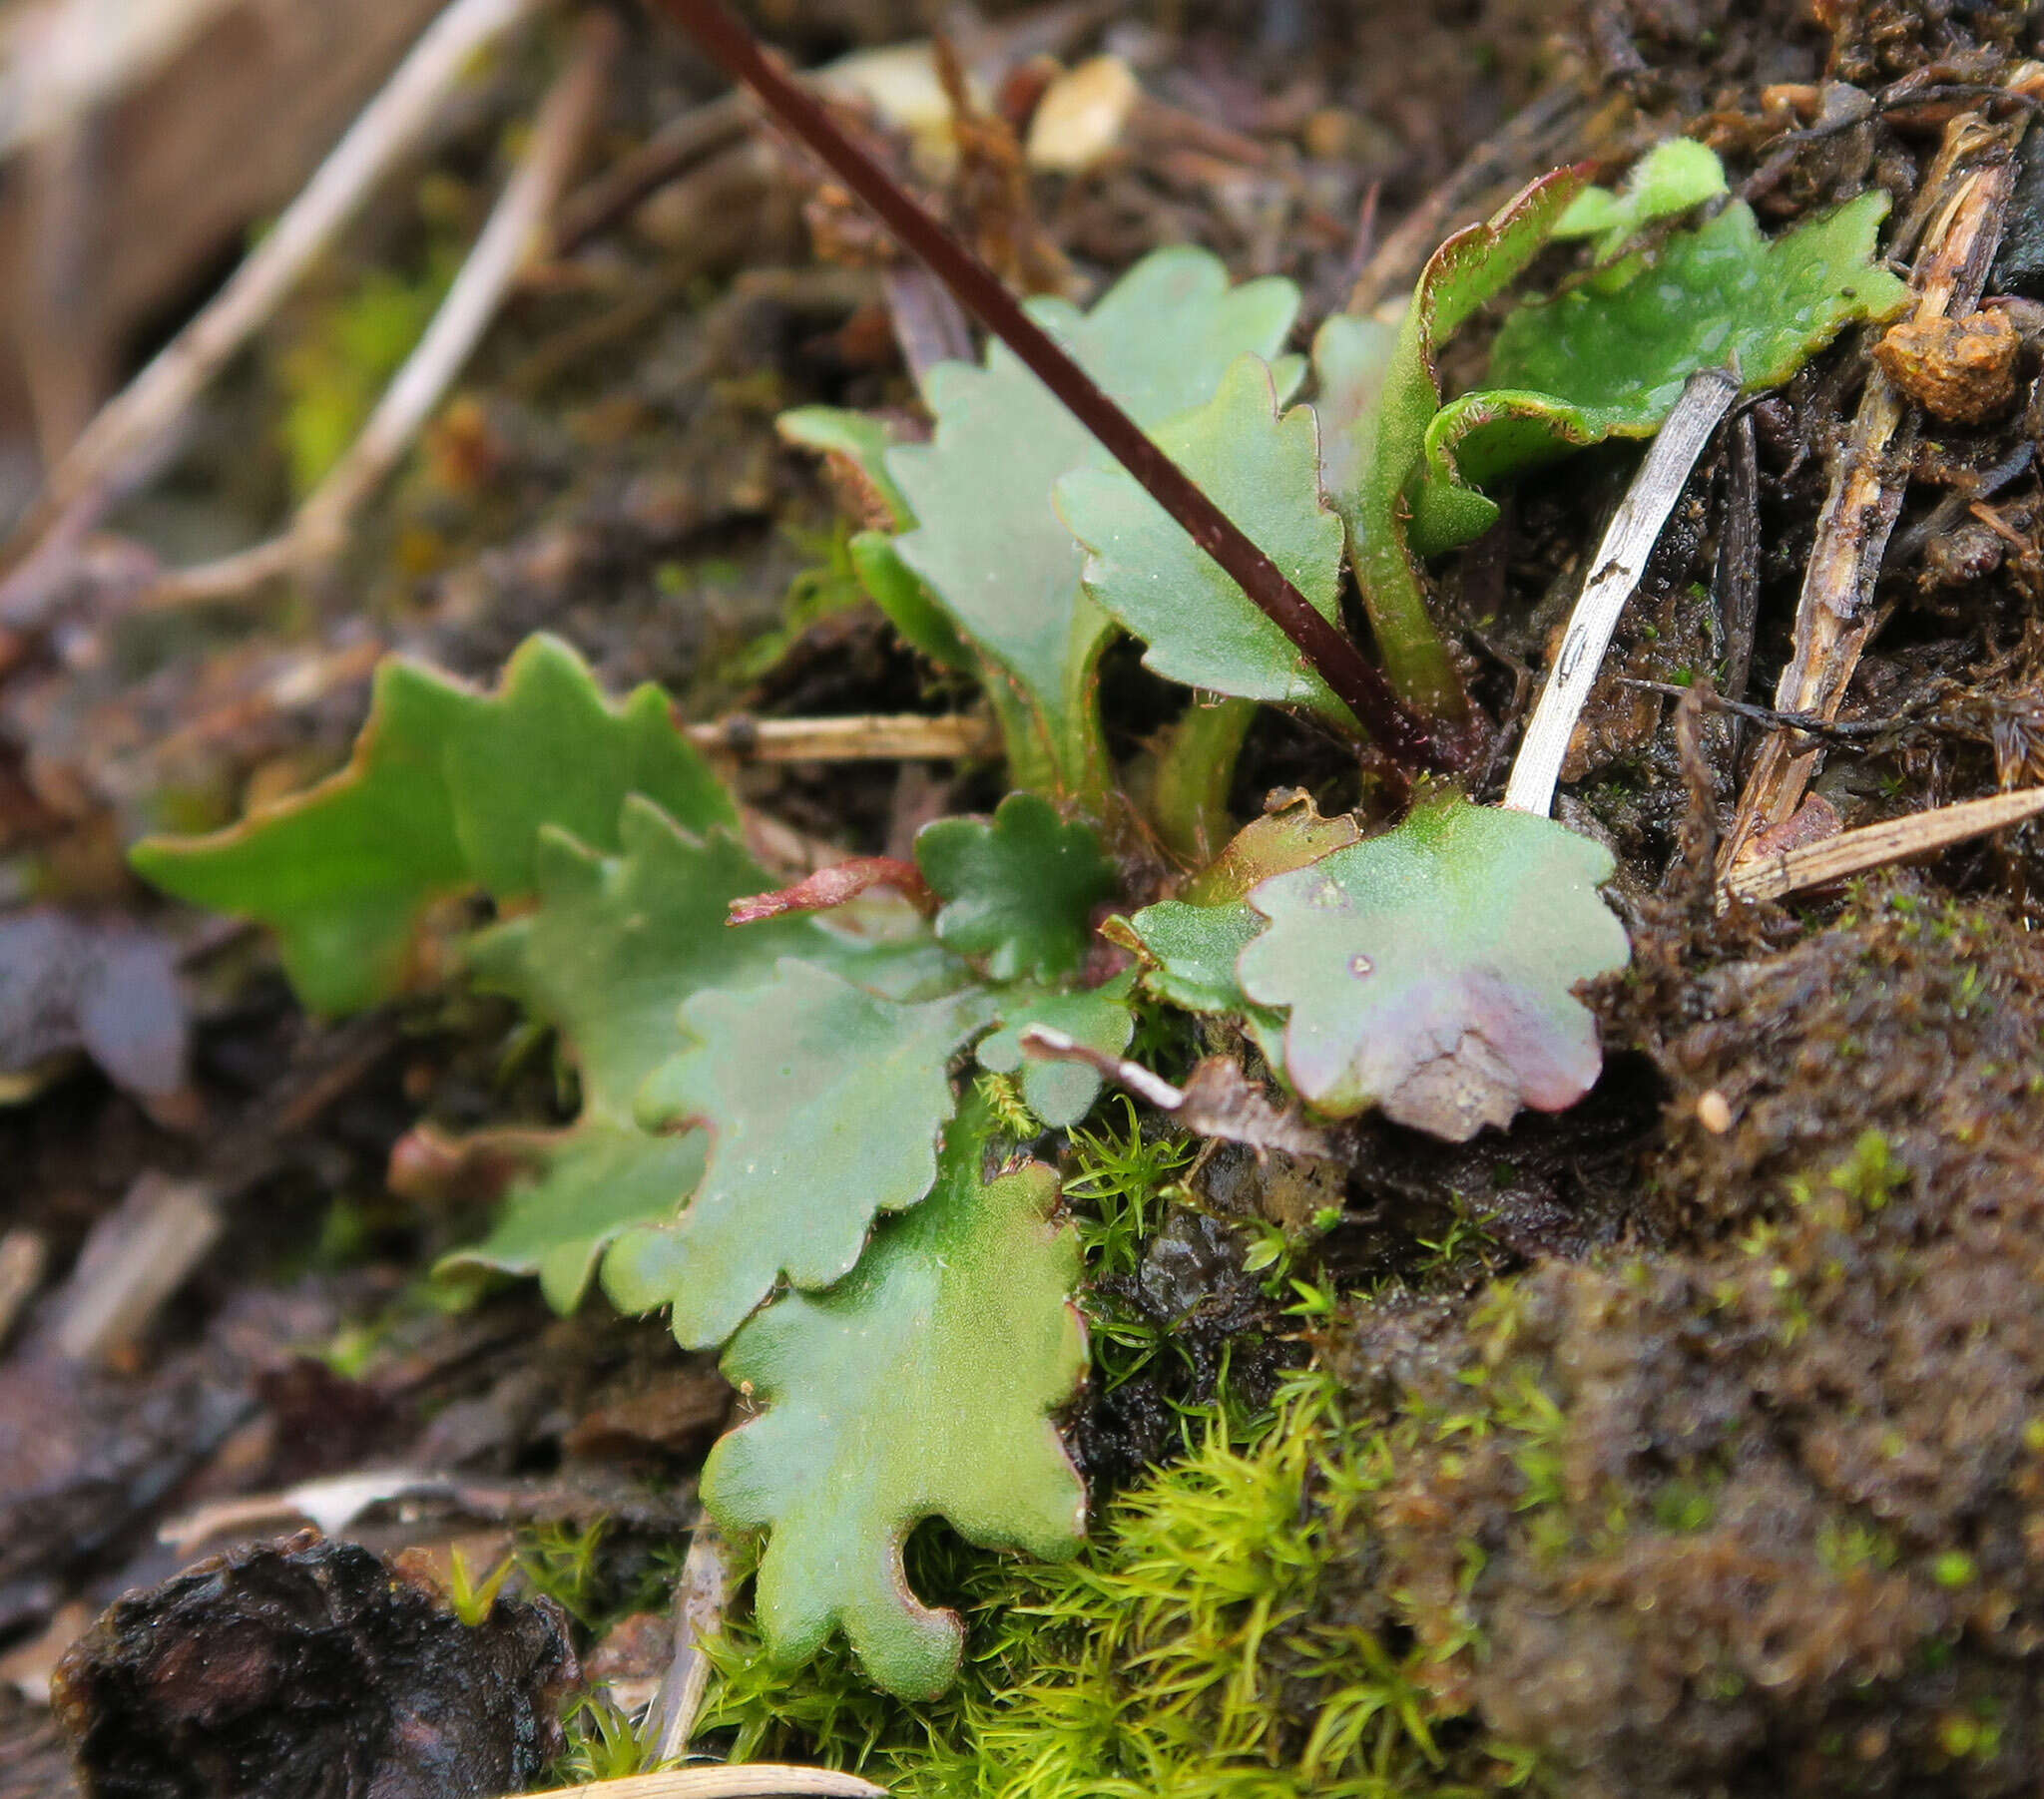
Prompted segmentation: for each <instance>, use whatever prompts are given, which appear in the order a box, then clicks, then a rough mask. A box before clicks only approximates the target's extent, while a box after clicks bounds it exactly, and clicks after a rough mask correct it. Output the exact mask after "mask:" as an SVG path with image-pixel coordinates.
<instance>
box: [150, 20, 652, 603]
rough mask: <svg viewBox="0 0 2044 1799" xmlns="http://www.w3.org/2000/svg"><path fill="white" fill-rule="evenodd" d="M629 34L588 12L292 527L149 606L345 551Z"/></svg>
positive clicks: (223, 595)
mask: <svg viewBox="0 0 2044 1799" xmlns="http://www.w3.org/2000/svg"><path fill="white" fill-rule="evenodd" d="M622 38H623V31H622V28H621V27H620V26H619V24H618V22H617V20H616V19H615V18H614V17H612V16H611V15H610V14H608V13H602V12H593V13H589V14H587V15H585V16H584V18H583V20H582V30H581V33H580V35H579V39H578V44H577V50H576V54H575V56H574V57H573V59H572V60H571V61H570V62H569V64H568V67H567V68H566V69H565V70H564V71H563V72H562V74H561V75H560V76H559V77H558V78H557V79H556V80H555V82H554V85H553V87H552V88H551V89H550V90H549V91H548V93H547V97H546V99H545V101H544V102H542V104H541V106H540V111H539V117H538V118H537V119H536V120H535V121H534V124H533V128H532V139H531V142H530V144H529V145H528V147H527V150H526V154H525V159H524V161H523V162H521V163H520V164H519V165H518V168H517V170H516V172H515V173H514V174H513V175H512V177H511V179H510V181H509V182H507V183H506V184H505V187H504V192H503V193H502V194H501V195H500V196H499V197H498V200H497V204H496V206H495V207H494V208H493V209H492V210H491V213H490V217H489V219H488V221H487V223H485V225H483V228H482V232H481V234H480V235H479V236H478V237H477V238H476V240H475V244H474V246H473V247H472V248H471V249H470V251H469V253H468V259H467V260H466V261H465V262H463V263H462V265H461V271H460V273H458V274H457V275H456V276H455V277H454V282H453V285H452V286H450V287H449V288H448V289H447V295H446V297H445V298H444V299H443V300H442V301H441V302H440V307H439V310H438V311H436V312H435V313H434V314H433V318H432V322H431V323H430V324H429V325H427V326H426V331H425V335H424V336H422V337H421V338H420V339H419V341H418V343H417V344H416V345H415V346H414V347H413V349H412V352H411V354H410V355H409V356H407V357H406V358H405V360H404V365H403V366H402V367H401V368H400V369H399V370H398V371H397V373H396V375H395V376H394V377H392V379H391V382H390V385H389V386H388V387H387V388H385V389H384V391H383V397H382V398H381V399H380V400H379V401H377V403H376V409H375V411H374V412H372V413H370V415H369V420H368V423H366V424H365V425H364V426H363V427H362V429H361V433H360V435H359V436H357V437H356V439H355V440H354V442H353V443H351V444H350V445H349V446H348V447H347V449H346V451H345V452H344V453H343V454H342V456H341V458H340V460H339V461H338V462H337V463H335V464H334V465H333V467H332V468H331V469H330V470H329V471H328V472H327V474H326V476H325V478H324V479H323V480H321V481H320V483H319V485H318V487H316V488H315V489H314V490H313V491H312V493H311V494H310V495H309V496H308V497H307V499H306V500H305V502H304V504H303V505H302V506H300V507H299V508H298V511H297V514H296V516H295V517H294V518H293V519H292V520H291V523H290V525H289V526H288V527H287V528H286V529H285V530H284V532H283V533H282V534H281V535H280V536H278V537H276V538H273V539H271V540H270V541H269V542H268V543H265V544H258V545H256V547H255V548H254V549H251V550H244V551H242V552H240V553H239V554H237V555H234V556H229V557H224V558H222V559H221V560H220V561H218V562H214V563H207V564H205V565H203V566H201V567H199V568H196V569H188V570H185V571H183V572H181V573H179V574H176V575H172V576H170V577H168V578H166V579H165V580H164V581H163V582H162V583H160V584H159V586H158V587H157V588H156V589H155V590H154V591H153V592H152V593H151V594H150V595H149V597H148V599H147V601H146V602H145V604H146V605H148V606H151V607H176V606H189V605H193V604H197V603H204V602H213V601H221V600H232V599H235V598H238V597H239V596H241V595H243V594H246V593H248V592H250V591H252V590H253V589H254V588H256V587H257V586H259V585H260V584H261V583H262V582H264V581H267V580H269V579H270V578H272V577H274V576H277V575H281V574H284V573H287V572H289V571H290V570H292V569H296V568H302V567H306V566H308V565H310V566H316V565H318V564H320V563H322V562H325V561H327V560H329V559H330V558H331V557H332V556H334V555H335V554H336V553H337V552H338V551H339V550H340V549H341V547H342V545H343V544H344V543H345V541H346V536H347V527H348V524H349V521H350V520H352V518H353V517H354V515H355V512H356V511H357V509H358V508H359V507H360V506H361V504H362V502H363V501H364V500H366V499H367V498H368V497H369V495H370V494H372V493H373V492H374V491H375V490H376V489H377V488H378V487H379V486H381V485H382V483H383V481H384V479H385V478H386V477H387V476H388V475H389V473H390V471H391V470H392V469H393V468H395V467H396V466H397V463H398V461H399V459H400V458H401V457H402V456H403V455H404V453H405V451H406V450H407V449H408V448H409V447H410V445H411V442H412V440H413V439H414V438H415V437H416V436H417V435H418V433H419V431H420V430H421V429H422V428H423V426H424V425H425V423H426V421H427V419H429V418H430V417H431V416H432V414H433V410H434V408H435V407H437V406H438V405H439V403H440V400H441V398H442V396H443V395H444V394H445V393H446V391H447V389H448V388H449V387H450V386H451V385H452V384H453V381H454V378H455V376H456V375H458V374H459V373H460V372H461V370H462V368H463V366H464V365H465V364H466V363H467V361H468V358H469V356H470V355H471V354H472V353H473V352H474V350H475V346H476V344H477V343H478V342H479V341H480V340H481V338H482V334H483V332H484V331H486V330H487V329H488V328H489V325H490V321H491V320H492V319H493V318H495V317H496V315H497V312H498V309H499V308H500V307H501V306H502V305H503V303H504V297H505V295H506V294H507V293H509V292H510V290H511V287H512V284H513V282H514V281H515V280H516V279H517V277H518V274H519V272H520V271H521V270H522V269H523V268H524V267H525V266H526V265H527V263H528V262H529V261H530V260H531V258H532V256H533V253H534V251H535V249H537V248H539V247H541V245H542V241H543V236H544V232H545V228H546V225H547V221H548V219H549V218H550V217H551V215H552V213H553V210H554V208H555V206H556V205H557V204H558V203H559V200H560V197H561V193H562V191H563V190H564V189H565V187H566V186H567V182H568V178H569V176H570V175H571V174H572V173H573V171H574V167H575V162H576V159H577V158H578V157H579V156H580V155H581V152H582V146H583V144H584V143H585V141H586V140H587V138H588V135H589V131H590V128H591V126H592V125H593V124H594V123H595V120H596V117H597V114H598V112H599V110H600V107H601V103H602V99H603V94H604V84H605V82H606V80H607V78H608V75H609V71H610V66H611V62H612V59H613V58H614V57H615V55H616V53H617V50H618V47H619V44H620V43H621V41H622Z"/></svg>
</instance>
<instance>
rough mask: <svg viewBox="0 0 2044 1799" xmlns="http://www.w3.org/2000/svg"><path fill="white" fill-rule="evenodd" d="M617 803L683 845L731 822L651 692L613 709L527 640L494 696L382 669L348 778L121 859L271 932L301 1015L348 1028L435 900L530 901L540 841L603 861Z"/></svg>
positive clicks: (584, 676)
mask: <svg viewBox="0 0 2044 1799" xmlns="http://www.w3.org/2000/svg"><path fill="white" fill-rule="evenodd" d="M630 793H641V794H644V795H646V797H648V798H649V799H651V800H653V801H654V802H656V803H657V804H659V805H660V806H662V807H664V808H665V809H666V810H667V811H668V812H669V813H670V814H671V815H672V816H673V817H674V818H675V819H676V820H677V821H678V822H679V823H681V824H682V825H684V826H686V827H687V828H689V829H691V830H695V831H706V830H709V829H711V828H712V827H714V826H717V825H720V824H730V823H732V822H734V821H735V819H736V812H735V810H734V808H733V805H732V802H731V798H730V796H729V795H728V794H727V793H726V792H725V790H724V788H723V785H722V784H721V783H720V782H719V781H718V779H717V777H716V775H715V773H714V772H713V771H712V770H711V768H710V765H709V764H708V763H707V762H706V761H705V760H704V759H703V757H702V756H700V755H699V754H698V753H697V752H696V751H695V749H694V748H693V747H692V746H691V745H690V743H689V741H688V739H687V738H686V737H684V736H683V735H682V733H681V731H680V730H679V729H678V728H677V727H676V725H675V723H674V720H673V716H672V710H671V707H670V705H669V702H668V699H667V696H666V695H665V694H664V693H662V692H661V691H660V689H659V688H657V687H653V686H643V687H641V688H639V690H638V691H637V692H635V693H633V694H632V695H631V696H630V698H628V699H626V700H625V701H624V702H623V703H622V704H619V705H611V704H609V703H608V702H607V701H606V700H605V699H604V697H603V694H602V692H601V690H600V689H599V688H598V686H597V684H596V681H595V678H594V677H593V676H592V675H591V674H590V672H589V669H588V667H587V665H586V664H584V663H583V661H582V660H581V658H580V657H578V656H577V655H576V654H575V653H574V651H572V650H571V649H569V648H568V646H567V645H565V644H563V643H561V642H560V641H559V640H558V639H555V638H549V637H535V638H530V639H528V640H527V641H526V642H525V644H523V645H522V646H521V647H520V648H519V650H518V652H517V654H516V655H515V656H514V657H513V658H512V659H511V662H510V665H509V666H508V667H507V669H506V670H505V674H504V679H503V683H502V685H501V687H500V688H499V690H498V691H497V692H496V693H494V694H487V695H486V694H479V693H474V692H471V691H470V690H468V689H467V688H465V687H462V686H460V685H457V684H456V683H454V682H452V681H450V680H448V679H447V678H445V677H444V676H442V675H435V674H433V673H431V672H429V671H427V670H425V669H422V668H419V667H417V666H416V665H414V664H411V663H407V662H403V661H400V660H397V659H394V658H393V659H389V660H386V661H385V662H384V663H383V664H382V665H381V666H380V667H379V668H378V670H377V672H376V680H375V686H374V693H373V698H372V700H371V704H370V708H369V717H368V722H367V723H366V724H364V725H363V727H362V732H361V735H360V736H359V737H358V738H357V739H356V742H355V748H354V754H353V756H352V758H351V759H350V761H349V763H348V765H347V766H346V767H345V768H343V769H341V770H340V771H339V772H338V773H336V774H334V775H332V776H331V777H329V778H328V779H326V780H324V781H322V782H320V783H319V784H318V785H317V786H315V787H312V788H310V789H309V790H308V791H306V792H304V793H301V794H298V795H295V796H294V797H292V798H289V799H285V800H281V801H279V802H277V803H276V804H274V805H270V806H265V807H263V808H261V809H260V810H259V811H256V812H255V813H252V814H251V815H250V816H249V817H248V818H246V819H244V820H243V821H242V822H241V823H240V824H238V825H236V826H234V827H233V828H232V829H229V830H225V831H220V832H216V833H214V834H213V835H211V836H205V837H188V838H176V837H152V838H148V839H146V840H145V841H144V842H142V843H139V844H137V845H136V846H135V850H134V852H133V861H134V864H135V867H136V869H137V870H138V871H139V872H140V873H141V874H142V875H143V876H144V877H145V878H146V879H148V880H150V881H152V882H154V883H155V884H156V885H157V886H159V887H161V888H162V889H163V890H164V891H165V892H167V893H170V894H173V895H175V896H176V897H177V898H179V899H183V900H187V901H190V902H191V903H192V904H195V905H202V906H211V907H213V908H215V909H216V910H219V911H223V912H232V913H236V914H239V915H242V916H244V917H250V918H256V919H258V920H260V921H261V922H262V923H264V924H267V925H269V926H270V927H272V928H273V929H274V930H275V932H276V934H277V939H278V945H279V948H280V951H281V954H282V957H283V963H284V968H285V970H286V972H287V973H288V974H289V975H290V978H291V984H292V986H293V987H294V988H295V989H296V990H297V993H298V995H299V997H300V999H302V1000H303V1002H304V1003H305V1005H306V1006H307V1007H309V1008H310V1009H311V1010H313V1011H315V1012H324V1013H344V1012H351V1011H357V1010H359V1009H360V1008H362V1007H364V1006H368V1005H373V1004H375V1003H376V1002H377V1001H379V1000H383V999H387V998H389V997H390V996H391V995H392V994H394V993H396V992H398V991H400V990H401V989H402V988H403V986H404V985H405V982H406V978H407V975H408V974H409V972H410V971H409V963H410V953H411V947H412V942H413V938H414V936H415V934H416V931H417V928H418V925H419V921H420V919H421V916H422V915H423V914H424V912H425V911H426V909H427V908H428V907H429V906H431V905H432V904H433V903H434V902H435V901H437V900H440V899H444V898H446V897H448V896H449V895H452V894H456V893H460V892H462V891H463V890H465V889H466V888H469V887H472V886H477V885H480V886H483V887H485V888H487V889H488V890H489V891H490V892H491V894H492V895H493V896H494V897H495V898H497V899H498V900H499V901H500V902H501V901H506V900H516V899H520V898H524V897H526V896H527V895H529V894H531V893H532V892H533V890H534V886H535V882H536V879H537V857H538V842H539V831H540V827H541V826H542V825H547V824H552V825H558V826H559V827H561V828H562V829H564V830H566V831H568V832H570V833H571V834H572V835H574V836H575V837H578V838H580V839H581V840H582V841H583V842H585V843H587V844H589V845H591V846H592V847H594V848H596V849H598V850H604V851H609V850H615V849H616V848H617V846H618V845H617V831H618V821H619V817H620V808H621V806H622V804H623V801H624V799H625V797H626V795H627V794H630Z"/></svg>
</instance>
